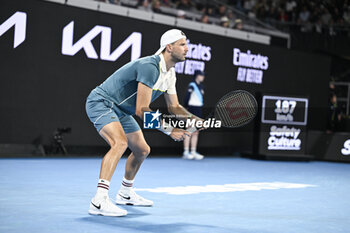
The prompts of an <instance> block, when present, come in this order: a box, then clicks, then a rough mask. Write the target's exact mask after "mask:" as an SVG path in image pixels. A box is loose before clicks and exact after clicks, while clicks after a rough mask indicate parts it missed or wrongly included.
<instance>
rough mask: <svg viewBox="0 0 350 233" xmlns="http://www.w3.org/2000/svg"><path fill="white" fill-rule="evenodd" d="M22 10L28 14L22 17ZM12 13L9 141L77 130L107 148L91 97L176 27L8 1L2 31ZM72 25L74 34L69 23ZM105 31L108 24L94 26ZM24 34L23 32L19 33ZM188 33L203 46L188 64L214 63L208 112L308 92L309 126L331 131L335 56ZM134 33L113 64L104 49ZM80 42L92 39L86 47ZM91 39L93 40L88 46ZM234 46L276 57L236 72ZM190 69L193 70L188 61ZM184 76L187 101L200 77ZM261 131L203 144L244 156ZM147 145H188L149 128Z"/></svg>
mask: <svg viewBox="0 0 350 233" xmlns="http://www.w3.org/2000/svg"><path fill="white" fill-rule="evenodd" d="M16 12H19V13H17V15H15V16H13V15H14V14H15V13H16ZM25 15H26V17H27V18H26V23H25V24H24V23H23V24H22V26H21V24H20V22H24V21H23V18H24V17H23V16H25ZM11 16H13V18H12V20H14V21H13V22H18V23H17V24H16V27H17V28H16V27H15V26H13V27H11V28H10V29H9V30H8V31H7V32H5V33H4V34H2V35H1V37H0V59H1V62H0V70H1V85H0V119H1V120H0V129H1V130H0V143H31V142H32V141H33V140H34V139H35V138H37V137H39V136H42V138H43V139H44V143H48V141H49V138H50V137H51V136H52V132H53V131H54V130H55V129H56V128H57V127H72V133H71V134H70V135H68V136H67V137H66V138H65V143H66V144H69V145H104V142H103V141H102V139H100V138H99V136H98V134H97V133H96V132H95V129H94V127H93V126H92V124H91V123H90V122H89V120H88V118H87V117H86V114H85V99H86V97H87V95H88V94H89V92H90V91H91V90H92V89H93V88H94V87H95V86H97V85H99V84H100V83H101V82H103V81H104V80H105V79H106V78H107V77H108V76H109V75H110V74H111V73H113V72H114V71H115V70H116V69H118V68H119V67H121V66H122V65H124V64H125V63H127V62H128V61H130V60H131V54H132V52H133V53H134V56H137V55H138V53H137V51H138V50H137V45H138V41H140V42H141V52H140V55H141V56H146V55H151V54H153V53H154V52H155V51H156V50H157V49H158V46H159V38H160V36H161V35H162V33H163V32H164V31H166V30H167V29H170V28H171V27H170V26H166V25H161V24H154V23H150V22H146V21H141V20H135V19H131V18H126V17H121V16H116V15H111V14H106V13H101V12H96V11H91V10H85V9H80V8H75V7H68V6H65V5H60V4H55V3H48V2H43V1H34V0H14V1H2V2H1V3H0V24H1V26H0V28H2V30H4V28H5V26H6V25H5V23H4V22H5V21H6V20H8V19H9V18H10V17H11ZM17 16H18V17H17ZM72 21H73V22H74V25H73V27H72V25H69V24H70V23H71V22H72ZM7 22H8V21H7ZM23 25H24V26H23ZM97 25H100V26H103V27H95V26H97ZM23 27H25V29H26V33H25V40H24V41H23V42H22V43H20V44H19V45H18V46H17V47H16V48H14V46H13V43H14V40H15V39H16V38H15V37H16V36H17V39H18V38H19V37H18V35H20V32H21V31H22V32H23V31H24V29H23ZM94 27H95V28H94ZM64 28H66V30H68V29H72V28H73V29H74V33H73V34H72V35H73V41H72V42H70V44H69V38H71V34H69V31H67V32H66V35H65V37H64V36H63V29H64ZM93 28H94V29H93ZM108 28H110V30H111V41H110V42H109V41H107V39H106V38H108V30H109V29H108ZM16 30H18V34H16V33H15V31H16ZM5 31H6V30H5ZM102 31H103V32H102ZM183 31H184V32H185V33H186V35H187V37H188V38H189V39H190V44H193V48H195V47H196V49H197V50H196V51H197V52H198V51H199V53H197V52H196V51H194V52H193V54H194V55H192V56H189V60H190V61H192V64H197V65H199V67H202V66H203V64H204V65H205V72H206V74H207V78H206V80H205V86H206V95H205V105H206V107H211V106H213V105H214V104H215V102H216V100H217V99H218V98H219V97H220V96H222V95H223V94H224V93H226V92H228V91H230V90H233V89H245V90H248V91H250V92H252V93H253V94H258V93H271V94H279V95H302V96H304V95H307V96H309V100H310V102H309V108H310V110H309V126H308V127H309V128H310V129H320V130H322V129H324V127H325V124H326V118H327V99H328V75H329V67H330V60H329V59H328V58H326V57H321V56H318V55H312V54H306V53H301V52H295V51H289V50H286V49H281V48H275V47H271V46H265V45H261V44H255V43H249V42H245V41H241V40H236V39H232V38H226V37H221V36H216V35H213V34H205V33H201V32H196V31H191V30H187V29H183ZM0 32H1V30H0ZM134 32H137V34H133V35H138V36H140V35H141V39H140V40H138V37H137V36H136V37H135V38H136V39H134V40H132V43H133V44H134V46H131V47H133V48H131V47H129V48H128V49H127V50H126V51H125V52H124V53H122V54H121V56H120V57H119V58H117V59H116V60H115V58H116V57H114V60H113V59H112V60H113V61H108V60H104V59H105V58H104V56H102V58H101V55H100V52H101V50H103V49H105V48H106V47H109V46H110V47H111V48H110V52H111V53H112V52H113V51H115V49H117V48H118V47H119V46H120V44H122V43H123V41H125V40H126V39H127V38H128V37H129V36H130V35H131V34H132V33H134ZM89 33H90V34H89ZM94 33H95V34H94ZM103 33H105V34H103ZM138 33H140V34H138ZM15 35H16V36H15ZM106 35H107V36H106ZM88 37H90V38H88ZM81 38H83V39H82V40H80V39H81ZM63 39H64V41H65V46H67V47H65V49H63V45H62V44H63ZM90 39H91V42H92V43H91V45H90V46H89V43H90V42H89V41H90ZM78 40H80V41H79V42H78ZM130 41H131V40H130ZM130 41H129V42H130ZM79 43H84V44H85V47H84V48H83V47H82V49H80V50H79V49H77V51H76V53H75V54H74V55H65V54H63V53H67V51H68V50H69V51H71V53H74V52H72V51H73V50H74V48H75V47H76V48H78V47H79ZM101 43H103V46H102V47H103V49H102V48H101ZM74 46H75V47H74ZM205 47H206V49H207V54H204V53H205V52H203V54H202V53H201V52H200V51H204V50H205ZM208 47H209V48H210V53H209V54H208ZM67 48H68V49H67ZM203 49H204V50H203ZM234 49H236V51H238V50H237V49H239V50H240V51H241V54H242V53H246V54H249V53H250V54H255V55H258V54H259V55H260V58H261V57H267V58H268V60H267V64H262V63H259V64H260V65H259V64H255V65H254V64H239V65H237V64H236V65H235V64H234V63H233V60H234V53H233V51H234ZM248 50H249V51H250V52H249V51H248ZM93 51H95V52H96V55H97V58H94V59H93V58H89V57H88V56H87V54H90V55H89V56H91V54H93ZM104 54H106V52H105V53H104ZM108 54H109V53H108V52H107V55H108ZM135 54H136V55H135ZM196 54H197V55H198V54H200V55H203V56H197V55H196ZM243 55H244V54H243ZM209 58H210V59H209ZM242 60H243V59H240V61H242ZM256 60H257V59H256ZM265 63H266V62H265ZM266 65H268V67H267V69H266ZM249 66H250V67H249ZM186 67H187V69H188V68H189V67H190V65H189V63H187V64H186ZM186 67H185V68H186ZM244 69H245V70H246V71H247V70H248V69H252V70H253V72H254V70H255V73H254V74H255V76H252V77H253V79H252V80H251V81H250V82H247V81H242V80H241V81H238V80H237V75H238V70H240V71H239V72H240V74H241V73H242V72H244ZM189 72H191V70H189ZM247 72H249V71H247ZM181 73H182V72H181V71H180V72H179V74H178V82H177V89H178V95H179V99H180V101H181V100H182V99H183V95H184V93H185V90H186V87H187V84H188V83H189V81H190V80H191V78H192V77H191V75H188V74H181ZM261 74H262V75H263V76H262V83H261V84H258V83H256V82H259V80H260V78H261ZM161 106H164V101H163V99H162V98H161V99H159V100H157V102H155V103H153V104H152V107H153V108H155V109H156V108H157V107H161ZM257 120H259V119H257ZM253 124H254V123H251V124H250V125H247V126H246V127H244V128H241V129H236V130H227V129H226V130H220V131H218V130H216V131H208V132H206V133H202V140H201V142H200V144H201V145H202V146H207V147H218V146H221V147H232V148H234V149H235V150H238V151H247V150H250V149H251V147H252V131H253ZM146 140H147V141H148V142H149V143H150V145H151V146H164V145H167V146H174V147H176V146H177V147H179V146H181V145H180V144H175V143H174V142H172V141H171V140H170V138H168V137H166V136H164V135H163V134H162V133H160V132H154V131H146Z"/></svg>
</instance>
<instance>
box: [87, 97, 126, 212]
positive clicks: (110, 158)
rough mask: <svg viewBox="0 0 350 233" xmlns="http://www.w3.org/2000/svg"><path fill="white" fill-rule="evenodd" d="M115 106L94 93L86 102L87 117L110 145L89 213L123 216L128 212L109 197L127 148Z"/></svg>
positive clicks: (103, 161)
mask: <svg viewBox="0 0 350 233" xmlns="http://www.w3.org/2000/svg"><path fill="white" fill-rule="evenodd" d="M113 105H114V104H113V103H111V102H109V101H107V100H105V99H103V98H102V97H101V96H100V95H98V94H96V93H95V92H94V91H93V92H91V93H90V95H89V97H88V99H87V101H86V112H87V115H88V116H89V118H90V120H91V122H92V123H93V124H94V126H95V127H96V129H97V131H98V132H99V133H100V135H101V136H102V137H103V138H104V139H105V140H106V141H107V143H108V144H109V145H110V150H109V151H108V152H107V154H106V155H105V156H104V158H103V160H102V164H101V170H100V179H99V182H98V185H97V192H96V195H95V197H94V198H92V200H91V203H90V208H89V213H90V214H96V215H106V216H123V215H126V214H127V211H125V210H123V209H120V208H118V207H117V206H116V205H114V204H113V203H112V202H111V201H110V200H109V196H108V190H109V184H110V180H111V178H112V175H113V173H114V170H115V167H116V165H117V163H118V161H119V159H120V157H121V156H122V154H123V153H124V151H125V150H126V148H127V138H126V136H125V133H124V131H123V128H122V126H121V123H120V122H119V118H118V116H117V115H116V113H115V111H114V110H113Z"/></svg>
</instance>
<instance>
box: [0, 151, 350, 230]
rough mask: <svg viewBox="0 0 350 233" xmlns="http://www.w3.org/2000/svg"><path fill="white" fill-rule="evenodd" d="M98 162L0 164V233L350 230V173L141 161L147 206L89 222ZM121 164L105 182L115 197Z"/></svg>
mask: <svg viewBox="0 0 350 233" xmlns="http://www.w3.org/2000/svg"><path fill="white" fill-rule="evenodd" d="M100 162H101V158H36V159H35V158H30V159H1V160H0V176H1V179H0V183H1V189H0V190H1V191H0V194H1V198H0V205H1V212H0V221H1V222H0V232H4V233H11V232H21V233H22V232H28V233H31V232H33V233H34V232H50V233H52V232H104V233H107V232H138V233H139V232H159V233H167V232H171V233H172V232H238V233H247V232H258V233H267V232H269V233H272V232H276V233H281V232H318V233H320V232H332V233H335V232H349V229H350V221H349V219H350V201H349V198H348V194H349V193H350V169H349V168H350V165H349V164H342V163H330V162H275V161H258V160H250V159H244V158H205V159H204V160H203V161H185V160H182V159H180V158H152V157H151V158H148V159H147V160H146V161H145V163H144V164H143V167H142V169H140V172H139V174H138V176H137V177H136V180H135V187H136V188H138V189H139V190H138V191H137V192H138V193H140V194H141V195H142V196H144V197H146V198H149V199H151V200H153V201H154V203H155V205H154V206H153V207H132V206H126V207H123V208H125V209H127V210H128V213H129V214H128V215H127V216H125V217H102V216H92V215H89V214H88V212H87V211H88V208H89V203H90V199H91V198H92V196H93V195H94V194H95V191H96V184H97V181H98V180H97V179H98V172H99V168H100ZM125 162H126V159H122V160H121V161H120V163H119V164H118V167H117V170H116V173H115V176H114V177H113V179H112V182H111V189H110V197H111V198H112V199H115V195H116V192H117V190H118V189H119V186H120V182H121V179H122V176H123V171H124V165H125Z"/></svg>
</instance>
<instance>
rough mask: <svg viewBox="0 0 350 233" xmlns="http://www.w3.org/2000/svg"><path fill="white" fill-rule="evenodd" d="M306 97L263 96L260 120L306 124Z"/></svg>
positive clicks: (274, 122)
mask: <svg viewBox="0 0 350 233" xmlns="http://www.w3.org/2000/svg"><path fill="white" fill-rule="evenodd" d="M307 108H308V99H306V98H295V97H284V96H268V95H265V96H263V100H262V114H261V122H262V123H269V124H287V125H306V124H307Z"/></svg>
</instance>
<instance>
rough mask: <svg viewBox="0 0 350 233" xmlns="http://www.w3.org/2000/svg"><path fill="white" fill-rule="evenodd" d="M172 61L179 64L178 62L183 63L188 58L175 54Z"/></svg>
mask: <svg viewBox="0 0 350 233" xmlns="http://www.w3.org/2000/svg"><path fill="white" fill-rule="evenodd" d="M172 60H173V61H174V62H175V63H177V62H182V61H185V60H186V56H185V55H182V54H181V55H177V54H173V55H172Z"/></svg>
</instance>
